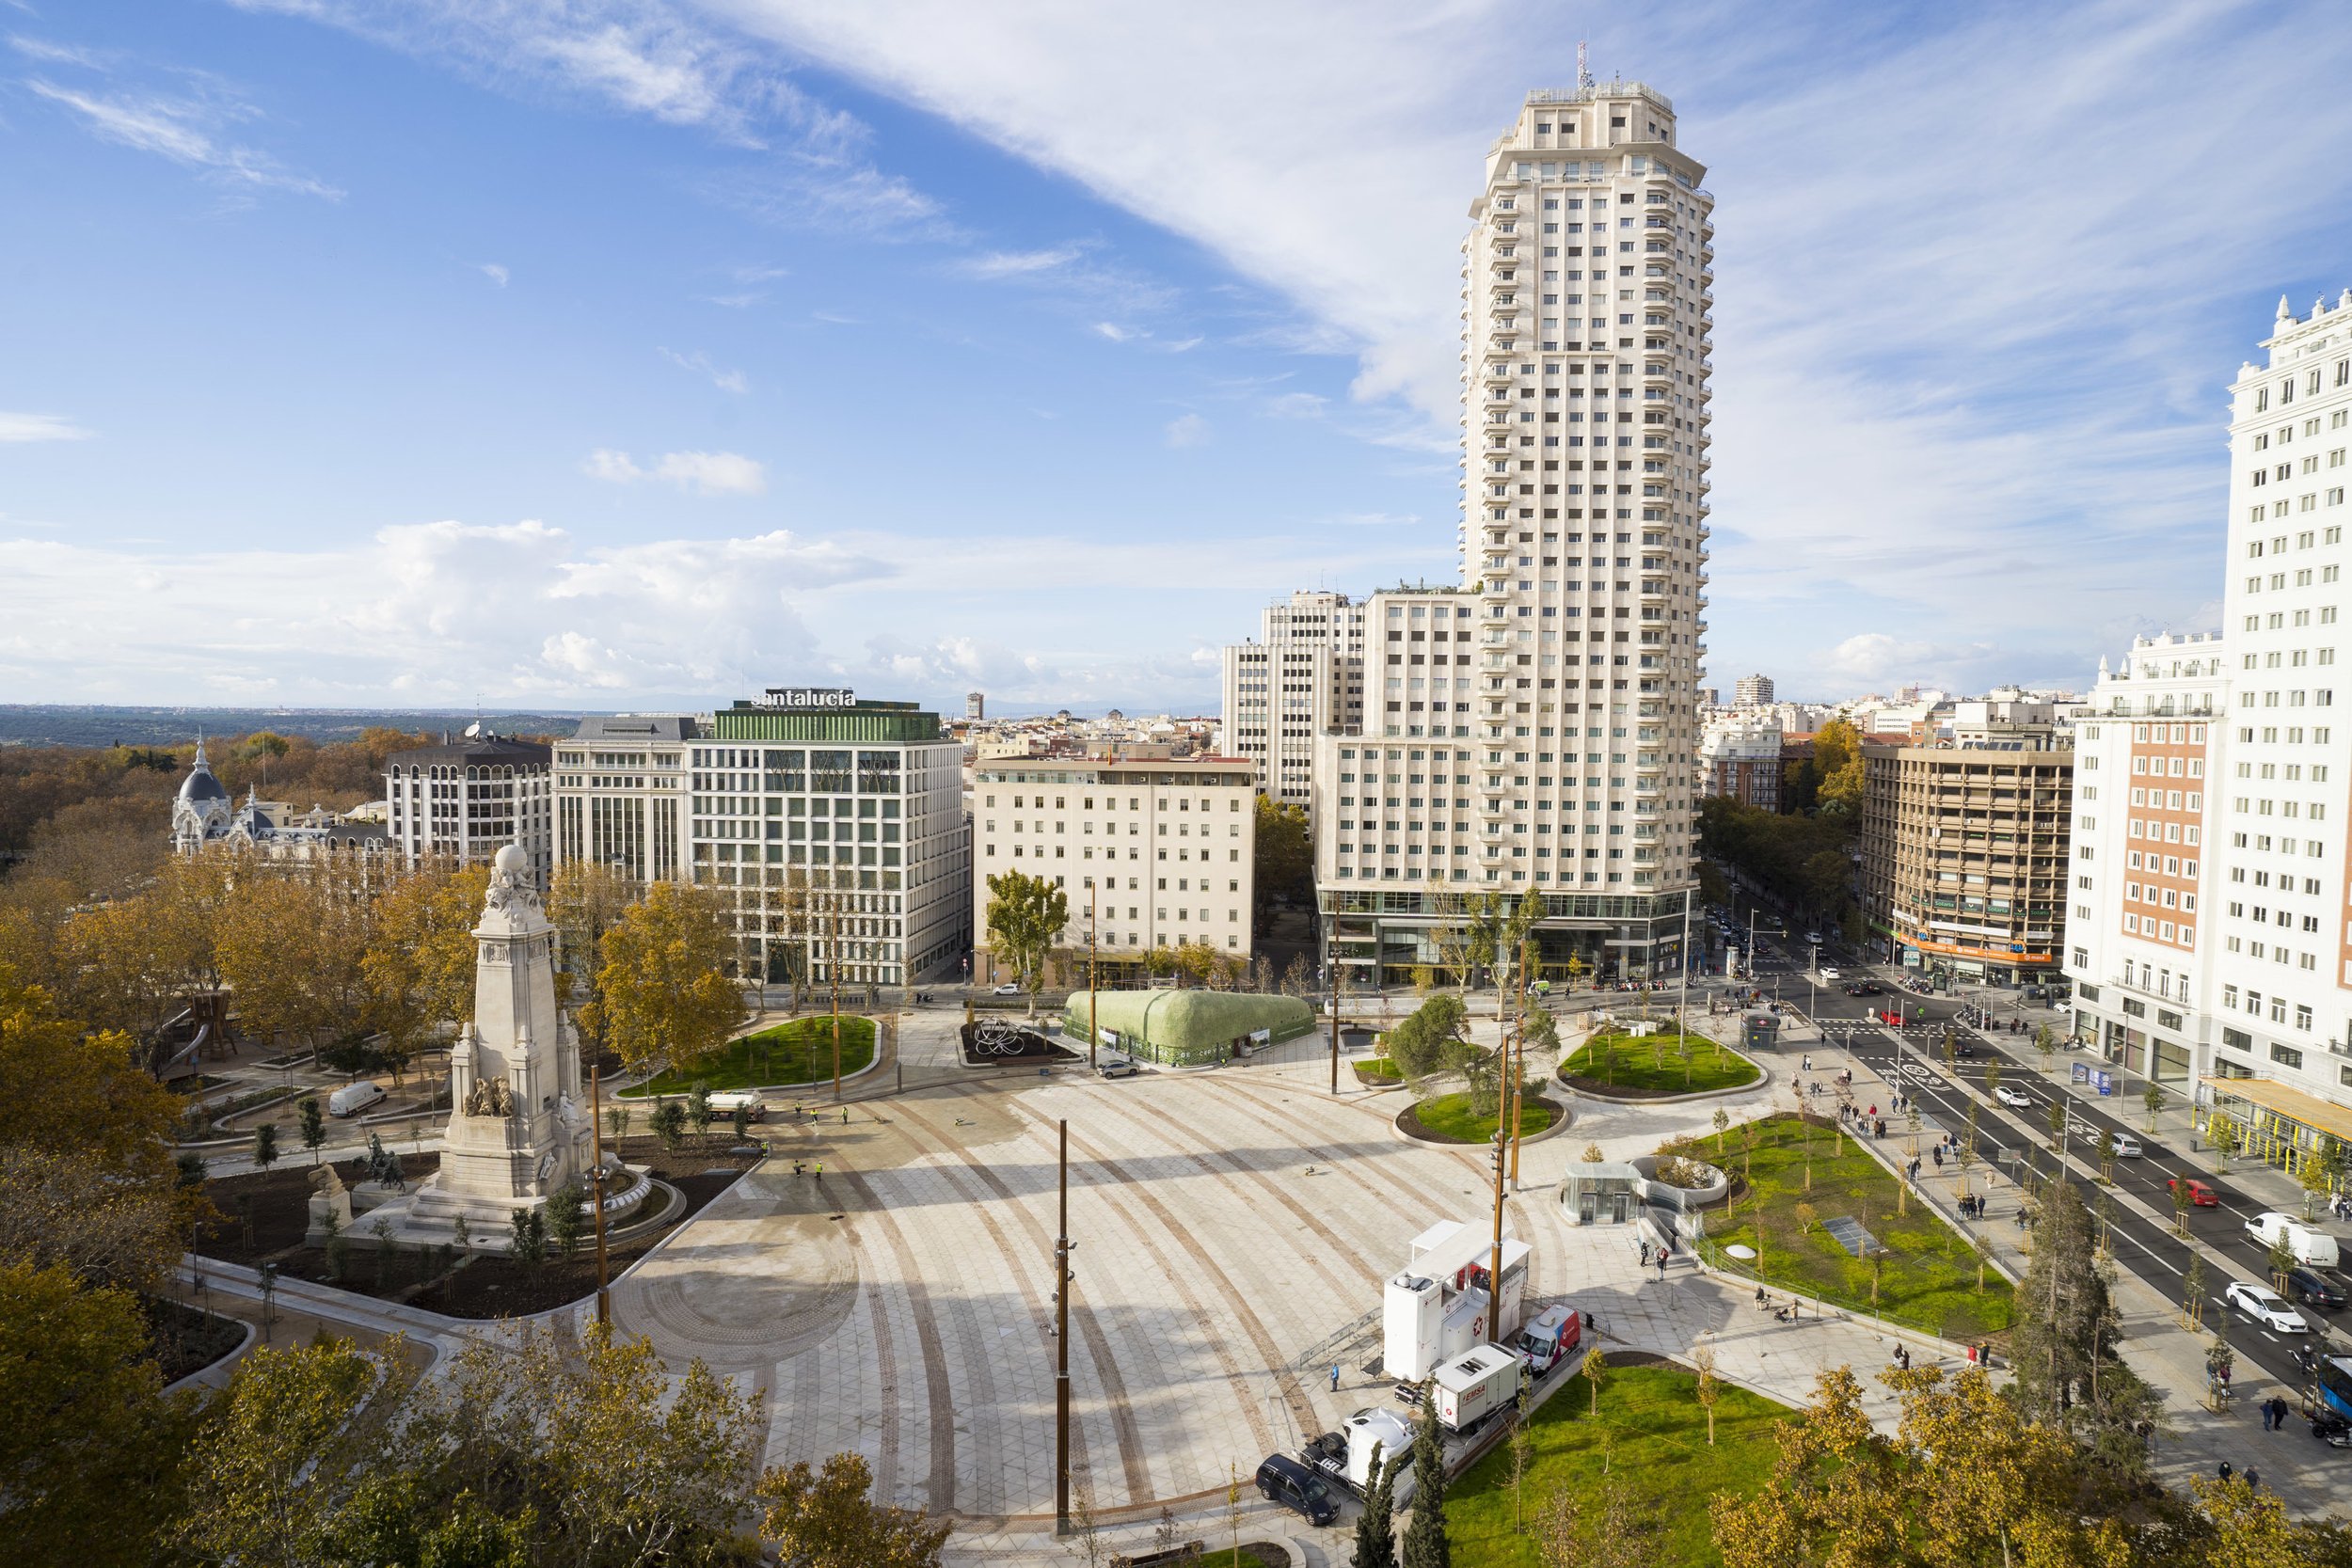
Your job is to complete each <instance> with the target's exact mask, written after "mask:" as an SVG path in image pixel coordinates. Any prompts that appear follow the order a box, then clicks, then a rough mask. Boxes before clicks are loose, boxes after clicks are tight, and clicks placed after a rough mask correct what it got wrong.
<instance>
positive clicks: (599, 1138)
mask: <svg viewBox="0 0 2352 1568" xmlns="http://www.w3.org/2000/svg"><path fill="white" fill-rule="evenodd" d="M603 1075H604V1069H602V1068H590V1069H588V1127H589V1134H588V1136H589V1157H590V1158H591V1159H593V1160H594V1161H596V1171H595V1173H594V1175H592V1176H591V1177H590V1178H589V1182H590V1185H589V1191H590V1193H591V1194H592V1195H593V1196H591V1197H590V1198H589V1201H590V1202H591V1203H594V1204H595V1205H596V1322H597V1323H601V1324H603V1325H604V1326H605V1327H607V1328H610V1327H612V1297H611V1296H609V1295H608V1294H606V1284H605V1260H604V1092H603V1090H602V1088H601V1087H600V1086H599V1085H598V1080H599V1079H601V1078H602V1077H603Z"/></svg>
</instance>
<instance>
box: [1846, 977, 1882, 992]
mask: <svg viewBox="0 0 2352 1568" xmlns="http://www.w3.org/2000/svg"><path fill="white" fill-rule="evenodd" d="M1846 994H1847V995H1848V996H1884V995H1885V994H1886V988H1885V987H1884V986H1882V985H1880V984H1879V983H1878V982H1877V981H1876V980H1855V981H1852V982H1851V983H1850V984H1849V985H1848V986H1847V987H1846Z"/></svg>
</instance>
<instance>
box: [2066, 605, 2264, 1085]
mask: <svg viewBox="0 0 2352 1568" xmlns="http://www.w3.org/2000/svg"><path fill="white" fill-rule="evenodd" d="M2227 662H2228V661H2227V652H2226V649H2225V647H2224V644H2223V641H2222V639H2221V637H2220V636H2219V634H2217V633H2208V632H2190V633H2187V634H2185V635H2184V636H2178V637H2175V636H2172V635H2170V634H2169V633H2168V634H2166V635H2164V636H2160V637H2141V638H2137V639H2135V640H2134V641H2133V643H2132V646H2131V648H2130V650H2129V651H2128V652H2127V653H2126V654H2125V655H2124V656H2123V657H2122V661H2121V662H2120V663H2118V664H2117V665H2116V666H2115V667H2114V668H2112V669H2110V668H2108V666H2107V664H2106V660H2105V659H2102V660H2101V661H2100V671H2099V684H2098V685H2097V686H2096V687H2095V688H2093V689H2092V691H2091V695H2090V705H2089V711H2088V712H2086V713H2085V714H2084V715H2083V717H2082V720H2081V721H2080V722H2079V723H2078V724H2076V726H2075V729H2074V822H2073V824H2072V827H2071V831H2070V834H2069V837H2070V847H2071V849H2072V851H2073V858H2072V862H2071V869H2072V871H2073V885H2072V887H2071V888H2070V890H2069V895H2070V896H2069V899H2068V903H2069V910H2068V914H2069V919H2068V921H2067V925H2066V934H2067V954H2066V958H2067V962H2066V974H2067V978H2068V979H2070V980H2071V981H2073V982H2074V1032H2075V1033H2076V1034H2077V1035H2079V1036H2081V1037H2084V1038H2085V1039H2089V1040H2091V1041H2093V1042H2095V1043H2096V1044H2097V1045H2098V1046H2099V1048H2100V1050H2101V1051H2102V1053H2104V1054H2105V1055H2106V1058H2107V1059H2108V1060H2109V1061H2111V1062H2115V1063H2118V1064H2120V1065H2121V1066H2122V1067H2123V1068H2125V1069H2128V1070H2129V1071H2132V1072H2137V1073H2141V1074H2143V1075H2153V1077H2154V1078H2155V1080H2156V1081H2157V1082H2158V1083H2161V1084H2168V1085H2174V1086H2175V1087H2176V1088H2179V1089H2182V1090H2185V1089H2186V1087H2187V1085H2188V1084H2189V1081H2190V1078H2191V1076H2192V1074H2193V1073H2195V1072H2196V1071H2197V1070H2198V1068H2197V1062H2198V1059H2199V1053H2200V1050H2201V1047H2209V1046H2210V1044H2211V1042H2212V1033H2213V1032H2212V1028H2211V1024H2210V1019H2209V1016H2208V1015H2207V1014H2206V1013H2205V1012H2203V1011H2202V1010H2201V1009H2202V1008H2203V1006H2204V1005H2205V1002H2206V999H2207V997H2208V996H2209V995H2210V993H2211V991H2212V985H2211V981H2212V972H2213V954H2214V950H2215V949H2216V948H2217V946H2219V942H2218V940H2217V932H2216V923H2215V922H2214V920H2213V919H2212V915H2213V911H2212V910H2211V909H2210V908H2209V907H2207V903H2206V898H2207V895H2208V894H2209V893H2217V891H2218V888H2219V886H2220V885H2222V884H2223V883H2224V882H2226V878H2227V873H2226V871H2223V870H2221V869H2220V868H2219V866H2218V865H2217V862H2216V859H2215V857H2216V854H2217V850H2216V848H2215V845H2214V834H2215V823H2216V819H2217V813H2218V811H2219V809H2220V808H2219V800H2218V799H2217V790H2218V789H2219V787H2220V775H2221V769H2220V768H2219V766H2218V759H2219V757H2220V755H2221V749H2222V740H2223V733H2224V728H2225V726H2226V725H2227V723H2228V721H2229V713H2228V708H2229V688H2230V675H2229V671H2228V668H2227ZM2159 780H2161V781H2162V782H2161V783H2159V782H2158V781H2159Z"/></svg>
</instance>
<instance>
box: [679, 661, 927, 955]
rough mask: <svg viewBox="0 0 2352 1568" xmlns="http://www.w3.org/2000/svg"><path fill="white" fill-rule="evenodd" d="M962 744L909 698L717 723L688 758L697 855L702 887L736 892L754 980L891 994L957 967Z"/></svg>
mask: <svg viewBox="0 0 2352 1568" xmlns="http://www.w3.org/2000/svg"><path fill="white" fill-rule="evenodd" d="M843 695H845V696H846V695H847V694H846V693H844V694H843ZM962 751H963V749H962V747H961V745H959V744H958V743H957V742H956V741H954V740H949V739H942V738H941V736H940V728H939V716H938V715H937V714H933V713H926V712H922V711H920V710H918V709H917V708H916V707H915V706H914V704H912V703H878V702H863V701H861V702H855V703H853V704H844V705H840V706H837V707H831V708H807V709H795V708H783V707H777V706H774V705H767V704H756V703H747V702H739V703H737V704H736V705H734V706H732V707H728V708H722V709H720V710H719V711H717V712H716V713H714V714H712V715H711V717H710V721H709V725H708V728H707V731H706V732H705V733H704V734H703V735H701V736H697V737H696V738H695V740H694V742H693V743H692V745H691V748H690V751H689V753H688V769H689V771H688V791H689V794H688V800H689V801H690V815H689V827H688V851H687V852H688V857H689V864H690V865H691V871H692V876H693V879H694V880H696V881H698V882H703V883H707V884H710V885H714V886H716V887H718V888H720V889H722V890H723V892H725V893H726V895H727V896H728V901H729V904H730V906H731V907H732V909H733V911H734V913H735V919H736V925H737V930H738V932H739V936H740V938H741V941H742V946H743V965H744V969H745V972H746V973H747V974H757V975H760V976H763V977H765V978H766V979H768V980H770V981H773V982H781V981H784V980H787V979H788V978H790V977H791V976H792V975H793V974H795V973H802V974H806V975H807V977H808V978H810V979H811V980H813V981H818V982H823V981H828V980H830V979H832V978H834V976H835V974H836V971H837V974H838V977H839V978H840V979H841V981H842V982H843V983H845V984H856V985H879V986H894V987H895V986H901V985H911V984H914V983H916V982H918V981H921V980H926V979H931V978H939V977H949V976H953V975H956V974H960V973H961V967H962V963H963V959H964V958H965V956H966V954H967V953H968V952H969V951H970V947H971V940H972V938H971V931H972V928H971V924H970V910H971V893H970V887H971V846H970V840H969V837H968V835H967V833H966V831H965V827H964V822H963V810H962Z"/></svg>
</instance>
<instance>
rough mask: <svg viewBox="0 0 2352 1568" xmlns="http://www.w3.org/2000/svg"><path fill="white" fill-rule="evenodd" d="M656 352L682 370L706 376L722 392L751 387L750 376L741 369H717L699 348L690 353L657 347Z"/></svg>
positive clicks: (749, 388)
mask: <svg viewBox="0 0 2352 1568" xmlns="http://www.w3.org/2000/svg"><path fill="white" fill-rule="evenodd" d="M656 352H657V353H659V354H660V356H661V357H662V358H664V359H667V360H668V361H669V362H670V363H671V364H673V365H675V366H676V367H677V368H678V369H680V370H682V371H692V372H694V373H695V374H697V375H702V376H707V377H708V378H709V380H710V384H711V385H712V386H713V387H716V388H719V390H721V391H723V392H737V393H741V392H748V391H750V390H751V389H752V384H751V380H750V378H749V377H747V376H745V375H744V373H743V372H741V371H723V370H721V369H719V367H718V366H716V365H713V364H712V363H711V362H710V356H709V355H707V354H705V353H703V352H702V351H701V350H700V349H696V350H695V351H694V352H693V353H691V354H680V353H678V352H677V351H676V350H675V349H669V348H665V349H659V350H657V351H656Z"/></svg>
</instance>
